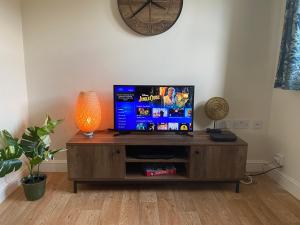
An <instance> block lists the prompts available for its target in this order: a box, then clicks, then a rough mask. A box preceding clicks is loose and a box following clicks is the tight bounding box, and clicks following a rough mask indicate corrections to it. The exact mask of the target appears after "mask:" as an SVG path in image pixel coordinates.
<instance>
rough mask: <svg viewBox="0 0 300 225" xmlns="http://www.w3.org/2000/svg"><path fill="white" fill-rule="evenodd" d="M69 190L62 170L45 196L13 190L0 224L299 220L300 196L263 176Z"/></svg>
mask: <svg viewBox="0 0 300 225" xmlns="http://www.w3.org/2000/svg"><path fill="white" fill-rule="evenodd" d="M80 189H81V191H80V192H79V193H78V194H73V193H71V190H72V183H71V182H70V181H68V179H67V174H65V173H50V174H48V180H47V191H46V194H45V196H44V197H43V198H42V199H40V200H38V201H35V202H29V201H26V200H25V197H24V194H23V190H22V189H21V188H19V189H17V191H15V192H14V193H13V194H12V195H11V196H9V197H8V199H7V200H6V201H4V202H3V203H2V204H0V224H1V225H26V224H28V225H29V224H30V225H41V224H47V225H57V224H59V225H65V224H72V225H74V224H84V225H86V224H91V225H94V224H95V225H96V224H99V225H148V224H151V225H223V224H224V225H243V224H247V225H300V201H298V200H297V199H295V198H294V197H293V196H291V195H290V194H289V193H287V192H286V191H284V190H282V189H281V188H280V187H279V186H278V185H277V184H276V183H274V182H273V181H272V180H270V178H268V177H267V176H262V177H258V178H257V180H256V183H255V184H253V185H249V186H248V185H243V187H242V190H243V191H242V192H241V193H240V194H236V193H233V192H232V185H230V184H217V183H213V184H212V183H200V184H196V183H189V184H184V185H182V184H174V183H170V184H148V185H143V184H139V185H137V184H132V185H128V184H126V185H125V184H118V185H112V184H109V185H88V184H82V185H80Z"/></svg>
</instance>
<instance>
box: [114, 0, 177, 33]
mask: <svg viewBox="0 0 300 225" xmlns="http://www.w3.org/2000/svg"><path fill="white" fill-rule="evenodd" d="M182 5H183V0H118V6H119V11H120V13H121V16H122V18H123V20H124V21H125V23H126V24H127V25H128V26H129V27H130V28H131V29H132V30H134V31H135V32H137V33H139V34H142V35H147V36H151V35H157V34H161V33H163V32H165V31H167V30H168V29H170V28H171V27H172V26H173V25H174V24H175V22H176V21H177V19H178V17H179V16H180V13H181V10H182Z"/></svg>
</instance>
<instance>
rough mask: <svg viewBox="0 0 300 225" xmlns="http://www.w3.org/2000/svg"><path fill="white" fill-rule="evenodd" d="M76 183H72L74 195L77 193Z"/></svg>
mask: <svg viewBox="0 0 300 225" xmlns="http://www.w3.org/2000/svg"><path fill="white" fill-rule="evenodd" d="M77 184H78V182H77V181H73V192H74V193H75V194H76V193H77Z"/></svg>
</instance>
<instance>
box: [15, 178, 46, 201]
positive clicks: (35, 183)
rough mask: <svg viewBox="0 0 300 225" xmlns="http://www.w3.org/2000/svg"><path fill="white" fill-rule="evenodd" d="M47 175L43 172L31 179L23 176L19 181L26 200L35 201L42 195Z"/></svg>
mask: <svg viewBox="0 0 300 225" xmlns="http://www.w3.org/2000/svg"><path fill="white" fill-rule="evenodd" d="M46 181H47V176H46V175H44V174H41V175H39V177H37V176H34V177H33V179H29V178H28V177H23V178H22V180H21V182H22V186H23V190H24V193H25V196H26V199H27V200H28V201H35V200H38V199H40V198H41V197H43V195H44V194H45V191H46Z"/></svg>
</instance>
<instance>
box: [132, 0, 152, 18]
mask: <svg viewBox="0 0 300 225" xmlns="http://www.w3.org/2000/svg"><path fill="white" fill-rule="evenodd" d="M150 2H151V0H148V1H147V2H146V3H145V4H144V5H142V6H141V7H140V8H139V9H138V10H137V11H135V13H133V14H132V16H131V17H129V18H130V19H132V18H133V17H135V16H136V14H138V13H139V12H140V11H142V10H143V9H144V8H145V7H146V6H147V5H148V4H150Z"/></svg>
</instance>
